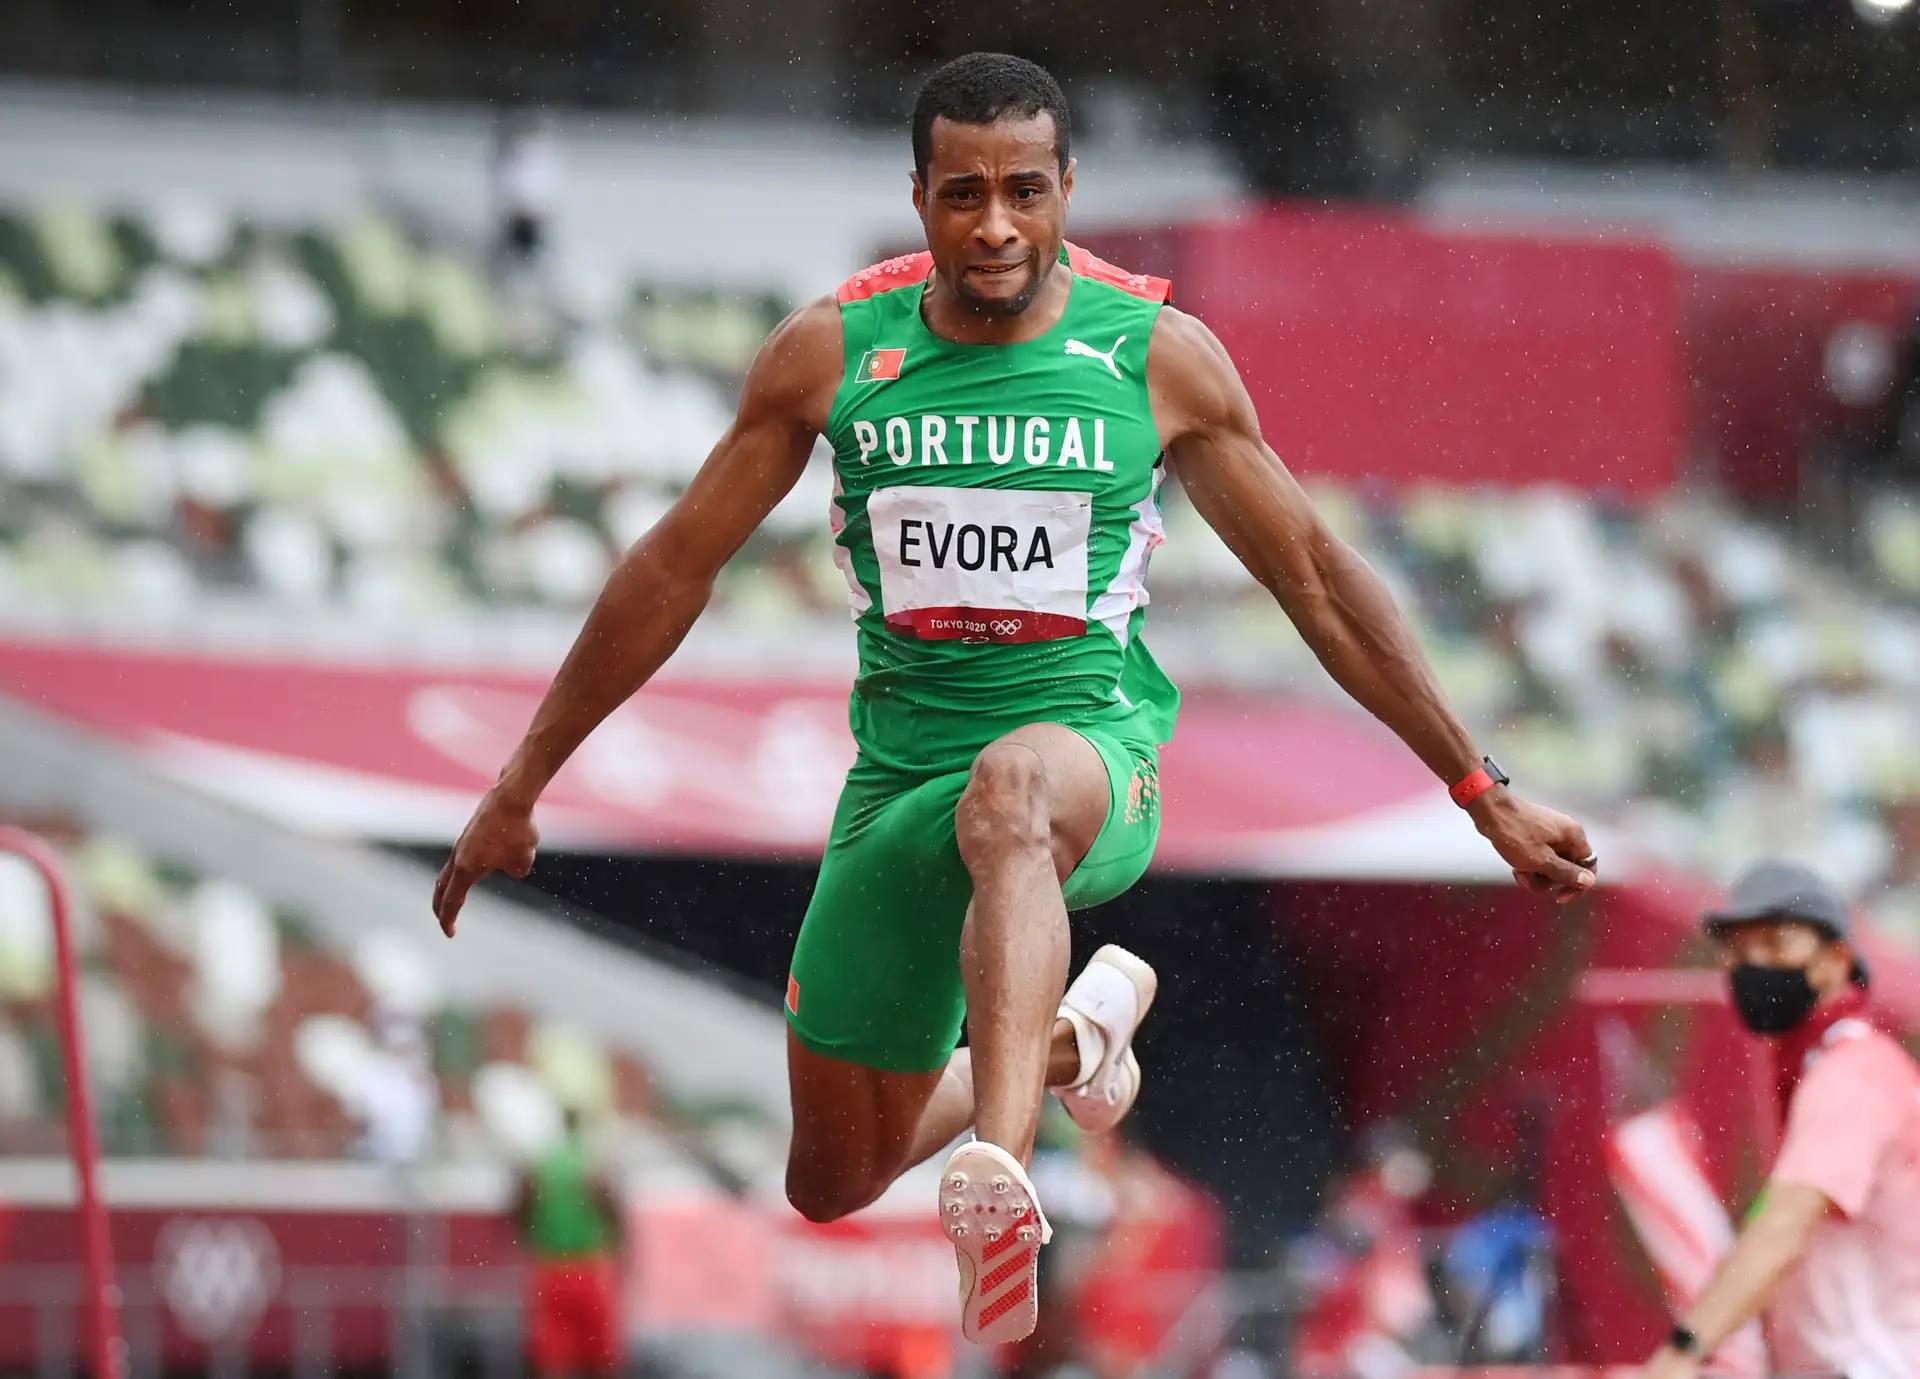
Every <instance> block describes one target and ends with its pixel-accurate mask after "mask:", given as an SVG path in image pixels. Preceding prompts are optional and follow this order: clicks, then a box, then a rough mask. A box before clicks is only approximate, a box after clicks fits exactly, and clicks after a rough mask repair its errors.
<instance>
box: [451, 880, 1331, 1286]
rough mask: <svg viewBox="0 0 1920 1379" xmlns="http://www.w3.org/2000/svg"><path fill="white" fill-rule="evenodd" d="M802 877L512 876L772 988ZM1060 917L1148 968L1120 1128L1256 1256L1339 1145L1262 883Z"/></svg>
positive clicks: (1147, 892) (1271, 1243) (1131, 896)
mask: <svg viewBox="0 0 1920 1379" xmlns="http://www.w3.org/2000/svg"><path fill="white" fill-rule="evenodd" d="M415 855H417V856H419V857H420V858H421V860H423V861H429V862H431V863H432V864H434V865H438V864H439V863H440V862H441V861H442V860H443V858H442V856H441V855H440V854H438V853H434V854H431V855H429V854H428V853H427V851H426V850H424V849H423V850H420V851H419V852H418V853H417V854H415ZM813 877H814V869H813V868H812V867H811V866H803V865H798V864H778V863H753V862H720V861H685V860H669V859H658V858H640V857H608V856H584V855H566V854H555V855H543V856H542V857H541V859H540V862H539V865H538V866H536V867H535V869H534V871H533V874H532V876H530V877H529V878H528V883H529V884H530V885H532V886H533V887H535V888H536V889H538V890H540V891H541V892H544V893H545V894H546V895H547V896H549V897H551V898H552V899H554V900H558V901H560V902H562V903H563V905H564V906H565V907H567V908H568V909H569V910H570V911H572V912H573V917H574V918H575V919H576V920H577V921H579V922H582V923H585V924H587V925H588V926H589V927H591V928H593V929H594V930H595V931H596V932H598V933H601V934H604V935H606V936H608V937H612V938H615V939H620V938H626V939H628V940H633V939H639V940H641V941H643V942H644V943H645V944H646V945H647V946H648V947H649V948H653V947H654V946H655V945H666V946H668V947H670V948H671V949H673V950H676V951H677V952H678V953H679V954H681V955H683V956H684V957H685V958H688V959H691V960H692V961H693V962H694V963H695V964H696V965H698V966H700V967H702V968H703V969H704V970H708V971H712V972H717V973H720V974H722V975H725V976H729V977H732V978H734V979H736V980H739V981H744V982H745V983H747V984H748V985H750V986H751V987H752V988H753V989H754V990H755V991H756V992H757V993H759V994H761V995H763V996H764V997H765V998H766V999H767V1000H768V1001H769V1002H773V1001H776V1000H777V999H778V997H779V993H780V992H781V991H782V990H783V989H784V988H785V985H786V971H787V958H788V956H789V954H790V953H791V951H792V948H793V939H794V935H795V934H797V933H798V932H799V928H800V920H801V917H802V916H803V915H804V914H805V913H806V906H807V898H808V896H809V894H810V893H811V891H812V887H813ZM1073 927H1074V932H1073V948H1074V960H1073V965H1074V969H1075V970H1076V971H1077V970H1078V969H1079V967H1080V965H1081V964H1082V963H1084V962H1085V961H1086V960H1087V958H1088V957H1089V956H1091V955H1092V953H1093V950H1094V949H1096V948H1098V947H1099V946H1100V945H1101V944H1103V943H1119V944H1122V945H1124V946H1125V947H1127V948H1130V949H1132V950H1133V951H1134V952H1136V953H1138V954H1140V955H1141V956H1142V957H1144V958H1146V959H1147V960H1148V961H1150V962H1151V963H1153V964H1154V967H1155V968H1156V970H1157V971H1158V972H1159V974H1160V994H1159V997H1158V998H1157V1000H1156V1001H1155V1003H1154V1008H1153V1013H1152V1014H1151V1016H1150V1017H1149V1018H1148V1020H1147V1023H1146V1025H1145V1027H1144V1028H1143V1029H1142V1031H1141V1037H1140V1040H1139V1043H1138V1044H1137V1045H1136V1048H1137V1050H1138V1053H1139V1057H1140V1062H1141V1065H1142V1068H1143V1069H1144V1070H1145V1073H1146V1079H1147V1080H1146V1089H1145V1093H1144V1095H1143V1096H1142V1098H1141V1100H1140V1104H1139V1107H1138V1109H1137V1111H1136V1112H1135V1114H1134V1116H1133V1117H1132V1118H1131V1120H1130V1121H1129V1122H1128V1124H1129V1125H1130V1126H1132V1127H1133V1133H1135V1134H1137V1135H1138V1137H1139V1138H1140V1140H1141V1142H1142V1143H1143V1144H1145V1145H1146V1146H1147V1147H1148V1148H1150V1149H1151V1150H1152V1151H1153V1152H1154V1153H1155V1154H1157V1155H1159V1156H1160V1157H1161V1158H1163V1159H1164V1160H1165V1161H1167V1162H1168V1163H1170V1164H1171V1165H1173V1166H1174V1167H1175V1168H1177V1169H1179V1170H1180V1171H1181V1172H1182V1173H1184V1174H1186V1175H1188V1176H1189V1177H1191V1178H1192V1179H1194V1180H1195V1181H1196V1182H1199V1183H1201V1184H1203V1185H1204V1186H1205V1187H1207V1188H1208V1189H1209V1190H1210V1191H1212V1192H1213V1193H1214V1194H1215V1195H1216V1196H1217V1197H1218V1198H1219V1199H1220V1200H1221V1202H1222V1203H1223V1205H1225V1206H1226V1208H1227V1210H1228V1213H1229V1215H1230V1218H1231V1221H1232V1223H1233V1230H1234V1239H1233V1242H1232V1243H1233V1252H1234V1255H1235V1256H1236V1258H1237V1260H1238V1261H1239V1262H1241V1263H1244V1264H1249V1265H1251V1264H1258V1263H1264V1262H1272V1260H1273V1258H1274V1250H1275V1246H1276V1245H1277V1244H1278V1243H1279V1242H1280V1241H1281V1240H1282V1239H1283V1238H1284V1237H1285V1236H1286V1234H1287V1233H1289V1232H1290V1231H1292V1230H1294V1229H1297V1228H1298V1227H1299V1226H1301V1225H1302V1224H1304V1223H1305V1221H1306V1219H1307V1218H1308V1217H1309V1216H1310V1215H1311V1214H1312V1212H1313V1210H1314V1208H1315V1206H1316V1205H1317V1204H1318V1202H1319V1199H1320V1194H1321V1191H1322V1189H1323V1187H1324V1185H1325V1183H1326V1182H1327V1179H1328V1178H1329V1176H1330V1175H1331V1174H1332V1173H1333V1171H1334V1170H1335V1168H1337V1167H1339V1166H1340V1165H1341V1164H1342V1163H1343V1162H1344V1156H1345V1145H1346V1142H1347V1138H1348V1137H1347V1133H1346V1130H1345V1128H1344V1126H1343V1123H1342V1122H1343V1115H1342V1108H1341V1098H1340V1095H1339V1089H1338V1088H1337V1087H1336V1086H1335V1077H1334V1072H1333V1066H1332V1064H1331V1062H1330V1061H1329V1059H1328V1057H1327V1054H1326V1051H1325V1049H1324V1048H1323V1045H1322V1042H1321V1040H1320V1037H1319V1034H1318V1032H1317V1029H1316V1027H1315V1024H1314V1023H1313V1021H1312V1020H1311V1019H1310V1017H1309V1009H1308V1008H1309V1000H1308V993H1307V992H1306V991H1305V990H1304V989H1303V987H1302V985H1301V981H1300V977H1299V972H1298V970H1297V969H1298V963H1297V961H1296V959H1295V956H1294V954H1293V953H1292V952H1291V951H1290V950H1289V948H1288V945H1287V943H1286V941H1285V938H1284V936H1283V934H1282V933H1281V931H1280V929H1279V928H1278V927H1277V926H1276V924H1275V922H1274V918H1273V908H1272V904H1271V900H1270V896H1269V890H1268V888H1267V887H1265V886H1262V885H1258V884H1255V883H1250V882H1229V881H1197V880H1187V879H1177V878H1165V877H1151V878H1149V879H1147V880H1146V881H1143V882H1142V883H1141V884H1140V885H1138V886H1136V887H1135V888H1134V889H1133V890H1132V891H1131V892H1129V893H1128V894H1127V895H1125V896H1123V897H1121V898H1120V899H1119V900H1116V901H1114V902H1112V903H1111V904H1108V905H1103V906H1101V907H1099V908H1098V909H1094V910H1088V911H1085V912H1084V913H1081V914H1078V915H1075V916H1074V926H1073Z"/></svg>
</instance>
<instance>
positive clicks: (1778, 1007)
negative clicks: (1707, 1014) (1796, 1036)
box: [1733, 963, 1820, 1034]
mask: <svg viewBox="0 0 1920 1379" xmlns="http://www.w3.org/2000/svg"><path fill="white" fill-rule="evenodd" d="M1819 1000H1820V993H1819V992H1817V991H1815V990H1814V989H1813V983H1812V982H1810V981H1808V980H1807V969H1806V968H1804V967H1756V966H1754V965H1753V964H1752V963H1742V964H1741V965H1740V966H1739V967H1736V968H1734V969H1733V1008H1734V1009H1735V1010H1737V1011H1738V1012H1740V1019H1741V1021H1742V1023H1744V1024H1745V1025H1746V1027H1747V1028H1748V1029H1750V1030H1752V1031H1753V1032H1754V1033H1755V1034H1785V1033H1786V1032H1787V1031H1788V1030H1790V1029H1792V1028H1793V1027H1794V1026H1795V1025H1797V1024H1799V1023H1800V1022H1801V1021H1802V1020H1804V1019H1806V1018H1807V1016H1808V1015H1810V1014H1812V1013H1813V1007H1814V1006H1815V1004H1817V1003H1818V1002H1819Z"/></svg>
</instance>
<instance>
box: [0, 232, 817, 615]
mask: <svg viewBox="0 0 1920 1379" xmlns="http://www.w3.org/2000/svg"><path fill="white" fill-rule="evenodd" d="M557 295H558V294H554V293H549V292H546V291H542V290H537V289H536V290H532V291H520V292H517V293H516V292H515V291H513V290H511V288H510V286H508V285H502V284H497V283H495V282H494V281H492V280H491V279H490V278H489V276H488V272H487V265H485V264H484V263H481V262H479V261H477V260H474V259H471V258H469V257H466V256H463V255H461V254H459V253H457V252H453V251H449V250H444V249H436V248H433V247H431V246H428V245H425V244H422V243H420V242H417V241H416V240H414V239H412V238H410V237H409V236H408V235H407V234H406V233H404V232H403V230H402V229H401V227H399V226H398V225H396V224H395V223H393V222H391V221H388V220H384V219H381V218H379V217H377V216H371V215H369V216H365V217H362V218H359V219H356V220H353V221H351V222H348V223H344V224H342V225H339V226H333V227H326V228H315V227H306V228H282V229H267V228H263V227H260V226H254V225H248V224H243V223H238V222H233V221H229V220H225V219H222V218H221V217H219V216H217V215H213V214H210V213H208V214H201V215H197V216H196V215H186V214H179V213H176V214H174V215H171V216H161V215H154V216H151V217H145V218H143V217H139V216H132V215H103V214H97V213H94V212H92V211H89V210H87V209H85V208H82V207H79V206H76V205H71V204H62V205H52V206H46V207H37V208H22V207H17V206H16V207H12V208H6V209H0V589H5V590H8V591H10V592H17V593H18V594H19V595H20V596H21V597H40V598H43V599H47V600H52V601H55V602H60V601H67V602H75V603H79V604H82V605H84V604H87V603H89V602H92V603H103V602H104V603H111V604H117V605H121V606H125V605H128V604H131V605H133V606H135V607H148V608H151V609H152V610H153V611H154V612H155V613H156V614H166V613H169V612H173V611H177V610H180V609H182V608H186V607H190V606H191V605H192V603H193V602H194V600H195V599H196V597H199V596H202V595H206V594H216V595H217V594H219V593H221V592H223V591H233V590H241V591H249V592H260V593H264V594H265V595H267V596H269V597H272V598H275V599H279V600H284V601H287V602H289V603H292V604H296V605H298V604H307V605H312V604H318V603H326V602H344V603H346V604H348V605H351V606H354V607H356V608H364V609H367V610H378V611H380V612H381V613H382V614H383V615H386V616H388V617H392V618H398V619H404V618H406V617H408V616H411V615H414V614H417V613H421V612H431V611H432V610H434V609H436V608H440V607H444V606H447V605H449V604H452V603H457V602H461V601H467V602H474V603H483V604H526V605H534V606H539V605H553V606H558V607H563V608H578V607H579V606H581V605H582V604H583V603H584V602H585V601H587V600H588V599H589V598H590V597H591V595H592V594H593V592H594V591H595V590H596V589H597V587H598V585H599V582H600V580H601V578H602V577H603V576H604V574H605V572H606V570H607V568H608V567H609V565H610V563H611V561H612V559H613V558H614V556H615V555H616V554H617V552H618V551H620V550H621V549H623V548H624V547H625V546H626V545H627V544H629V543H631V542H632V541H633V540H634V539H635V538H636V537H637V536H638V535H639V534H640V533H641V532H643V531H644V530H646V528H647V527H648V526H649V525H650V524H651V523H652V522H653V521H654V520H655V518H657V516H658V515H659V514H660V512H661V511H663V510H664V508H665V506H666V505H667V504H668V503H669V502H671V500H672V499H673V497H674V495H675V494H677V493H678V492H679V491H680V490H681V489H682V488H683V487H684V486H685V484H686V482H687V479H688V478H689V476H690V475H691V474H692V473H693V472H694V470H695V469H696V468H697V467H698V465H699V464H700V462H701V460H702V459H703V458H704V457H705V454H706V452H707V450H708V448H709V447H710V446H711V445H712V443H713V441H714V440H715V439H716V438H717V437H718V436H719V434H720V432H721V431H722V430H723V429H724V427H725V426H726V424H727V420H728V418H729V415H730V411H731V404H732V394H733V391H734V389H735V388H736V387H737V380H738V377H739V375H740V373H741V371H742V370H743V369H744V367H745V364H746V362H747V361H748V360H750V359H751V357H752V354H753V351H754V350H755V349H757V348H758V345H759V343H760V341H761V340H762V339H764V338H765V336H766V334H767V332H768V331H769V330H770V329H771V328H772V326H773V325H774V324H775V323H776V322H777V321H778V320H779V319H780V317H781V316H782V315H783V314H784V313H785V311H786V309H787V306H786V304H785V303H782V302H779V301H775V300H772V299H770V298H767V297H764V296H756V295H751V294H741V293H733V294H729V293H724V292H720V291H717V290H715V289H713V288H711V287H707V286H703V285H694V286H674V285H670V284H636V285H631V286H630V287H628V288H625V289H621V290H619V291H616V292H612V293H601V294H598V296H597V297H595V298H594V299H593V300H591V301H590V302H587V301H584V300H578V299H583V298H584V297H585V295H586V294H578V293H576V294H573V297H574V298H575V299H576V300H570V301H568V302H566V303H564V304H562V303H560V302H558V301H557V300H555V298H556V296H557ZM827 492H828V487H827V485H826V483H825V480H824V477H822V478H821V479H820V480H819V482H813V481H809V482H808V483H806V484H803V485H802V488H801V490H800V491H799V492H797V493H796V494H795V496H794V499H793V500H792V501H790V502H789V503H787V504H785V505H783V506H782V508H781V509H780V511H779V512H777V513H776V514H775V516H774V518H773V520H772V521H771V522H770V523H769V526H768V529H767V531H766V533H765V534H764V536H763V538H762V539H761V540H760V541H758V542H757V543H756V546H755V550H754V552H753V555H754V556H755V557H766V558H767V559H768V561H769V562H770V564H769V566H768V568H776V567H783V566H785V565H790V564H791V563H792V562H791V561H788V560H785V559H783V557H785V556H787V555H789V554H790V553H791V552H792V551H793V550H795V549H797V548H802V547H807V546H809V545H811V546H813V547H815V548H818V547H820V546H821V545H822V543H823V542H824V540H825V537H824V531H825V528H824V523H823V522H822V521H821V514H822V513H823V512H824V508H825V504H826V500H827ZM737 582H738V581H736V583H737ZM753 582H754V581H753V579H752V577H751V571H749V572H748V578H747V580H746V583H747V584H748V585H749V586H751V585H752V584H753ZM775 582H776V583H779V582H781V581H778V580H776V581H775ZM741 592H742V593H743V595H744V596H745V597H748V598H752V597H754V590H753V589H752V588H751V587H748V588H746V589H744V590H742V591H741ZM776 592H778V591H776ZM821 592H822V591H820V590H817V589H815V588H814V587H813V585H812V584H811V583H808V584H802V585H800V586H798V587H797V588H795V589H792V590H790V591H789V593H790V596H792V597H797V598H799V599H800V601H801V602H802V603H814V602H817V601H818V599H819V597H820V596H821Z"/></svg>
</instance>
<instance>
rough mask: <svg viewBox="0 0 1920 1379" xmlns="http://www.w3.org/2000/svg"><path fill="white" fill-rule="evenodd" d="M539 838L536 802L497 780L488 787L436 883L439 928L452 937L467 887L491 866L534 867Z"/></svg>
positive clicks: (517, 871) (522, 871)
mask: <svg viewBox="0 0 1920 1379" xmlns="http://www.w3.org/2000/svg"><path fill="white" fill-rule="evenodd" d="M539 844H540V830H539V829H538V828H536V827H534V823H533V804H532V802H531V801H522V800H520V799H519V798H517V797H515V796H514V795H512V794H510V793H508V792H506V791H504V790H503V789H502V788H501V787H500V786H498V785H496V786H494V787H493V789H491V790H489V791H487V793H486V795H485V796H484V797H483V798H482V799H481V801H480V803H479V804H478V805H477V806H475V808H474V811H473V817H472V818H471V819H469V820H467V826H466V827H465V828H464V829H462V830H461V831H460V841H459V842H457V843H455V844H454V845H453V855H452V856H451V857H449V858H447V865H446V866H445V867H443V868H442V869H441V871H440V879H439V880H438V881H436V882H435V883H434V887H433V913H434V915H435V917H436V918H438V919H439V921H440V930H441V932H442V933H444V934H445V935H446V936H447V937H448V938H452V937H453V929H454V925H456V924H457V923H459V921H460V907H461V906H463V905H465V904H466V903H467V892H468V891H470V890H472V889H473V887H474V884H475V883H476V882H478V881H479V880H480V879H481V878H482V877H484V876H486V875H487V874H488V873H489V872H496V871H503V872H505V873H506V874H507V875H508V876H516V877H517V876H525V875H526V874H527V873H528V872H530V871H532V870H533V854H534V849H535V848H537V847H538V846H539Z"/></svg>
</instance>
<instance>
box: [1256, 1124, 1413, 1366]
mask: <svg viewBox="0 0 1920 1379" xmlns="http://www.w3.org/2000/svg"><path fill="white" fill-rule="evenodd" d="M1432 1181H1433V1165H1432V1164H1431V1162H1430V1161H1429V1160H1428V1159H1427V1156H1426V1155H1425V1154H1423V1153H1422V1152H1421V1151H1420V1148H1419V1146H1418V1145H1417V1144H1415V1143H1414V1140H1413V1136H1412V1134H1411V1132H1409V1131H1408V1130H1407V1128H1406V1127H1405V1126H1404V1125H1401V1124H1399V1123H1398V1122H1395V1121H1386V1122H1383V1123H1381V1124H1380V1125H1377V1126H1375V1127H1374V1128H1373V1129H1372V1130H1371V1131H1370V1132H1369V1133H1368V1134H1367V1137H1366V1160H1365V1164H1364V1166H1363V1167H1362V1168H1360V1169H1359V1171H1357V1172H1356V1173H1354V1174H1353V1176H1352V1177H1350V1178H1349V1179H1348V1180H1347V1182H1346V1183H1345V1184H1344V1185H1343V1186H1341V1187H1340V1188H1339V1189H1338V1190H1337V1192H1336V1195H1335V1196H1334V1198H1333V1201H1332V1203H1331V1204H1330V1205H1329V1206H1328V1207H1327V1209H1326V1211H1325V1213H1324V1214H1323V1215H1322V1217H1321V1219H1320V1222H1319V1225H1318V1227H1317V1229H1316V1230H1315V1231H1314V1233H1313V1235H1312V1236H1311V1237H1309V1238H1308V1240H1306V1241H1305V1242H1303V1243H1302V1244H1301V1245H1300V1246H1299V1247H1298V1248H1297V1249H1296V1250H1295V1252H1294V1257H1293V1259H1292V1261H1291V1271H1292V1272H1293V1273H1295V1274H1296V1275H1298V1276H1299V1277H1300V1279H1301V1282H1302V1284H1303V1286H1304V1288H1305V1289H1306V1291H1307V1292H1308V1293H1309V1295H1310V1297H1311V1301H1310V1302H1309V1303H1308V1305H1307V1308H1306V1310H1305V1312H1304V1313H1303V1314H1302V1316H1301V1318H1300V1321H1299V1324H1298V1329H1297V1330H1296V1331H1295V1333H1294V1342H1293V1361H1294V1366H1295V1369H1296V1371H1297V1372H1298V1373H1301V1374H1307V1375H1343V1374H1377V1373H1391V1372H1394V1371H1396V1370H1397V1369H1400V1368H1404V1367H1408V1366H1411V1365H1412V1364H1413V1363H1414V1358H1415V1357H1414V1353H1413V1348H1414V1345H1415V1342H1416V1341H1417V1340H1418V1339H1419V1338H1421V1337H1422V1336H1423V1335H1424V1333H1426V1332H1427V1331H1428V1330H1429V1329H1430V1328H1431V1326H1432V1324H1433V1322H1434V1317H1435V1308H1434V1302H1433V1290H1432V1288H1431V1287H1430V1286H1429V1284H1428V1281H1427V1273H1426V1265H1425V1261H1424V1257H1423V1256H1422V1254H1421V1251H1420V1229H1419V1224H1418V1222H1417V1221H1416V1220H1415V1216H1414V1209H1415V1207H1416V1206H1417V1205H1418V1204H1419V1201H1420V1199H1421V1198H1422V1197H1423V1196H1425V1195H1426V1191H1427V1188H1428V1186H1429V1185H1430V1184H1431V1183H1432Z"/></svg>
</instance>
